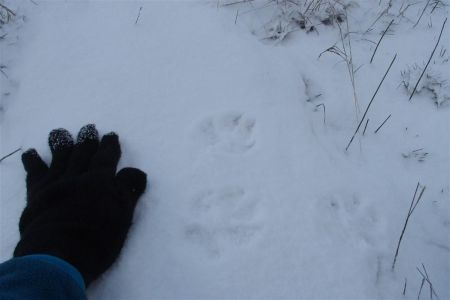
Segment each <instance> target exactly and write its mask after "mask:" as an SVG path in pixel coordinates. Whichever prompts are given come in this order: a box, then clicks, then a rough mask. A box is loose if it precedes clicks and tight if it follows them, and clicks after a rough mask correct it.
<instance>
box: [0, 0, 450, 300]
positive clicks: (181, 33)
mask: <svg viewBox="0 0 450 300" xmlns="http://www.w3.org/2000/svg"><path fill="white" fill-rule="evenodd" d="M34 2H36V4H37V5H35V4H33V3H32V2H31V1H30V2H28V1H23V2H19V3H17V2H14V1H4V3H5V4H6V5H9V6H11V7H12V8H14V10H15V11H16V12H17V14H18V16H25V17H26V18H25V19H24V20H23V19H20V18H17V19H16V20H15V22H12V23H11V24H8V25H7V26H5V27H4V28H3V29H0V30H3V31H8V40H7V42H4V41H0V47H1V53H2V57H1V64H2V65H6V66H7V67H8V68H7V69H5V72H7V74H8V79H6V78H2V79H1V80H2V81H1V82H0V83H1V94H2V101H1V107H2V110H1V112H0V124H1V149H0V155H1V156H3V155H6V154H8V153H10V152H12V151H14V150H15V149H17V148H19V147H21V148H22V149H23V150H26V149H27V148H29V147H34V148H36V149H37V150H38V152H39V153H40V154H41V155H42V157H43V159H44V160H46V161H47V162H48V161H49V160H50V157H51V154H50V151H49V149H48V145H47V134H48V132H50V131H51V130H52V129H54V128H60V127H61V128H66V129H67V130H69V131H70V132H71V133H72V134H76V133H77V132H78V131H79V129H80V128H81V127H82V126H84V125H86V124H90V123H95V124H96V127H97V129H98V131H99V134H100V135H104V134H106V133H108V132H110V131H111V130H114V131H115V132H117V133H118V134H119V136H120V140H121V148H122V153H123V154H122V159H121V161H120V165H119V167H125V166H133V167H138V168H140V169H142V170H144V171H145V172H146V173H147V174H148V180H149V185H148V187H147V192H146V193H145V195H144V196H143V197H142V198H141V199H140V201H139V203H138V206H137V208H136V212H135V220H134V225H133V227H132V229H131V231H130V233H129V238H128V240H127V243H126V245H125V248H124V249H123V251H122V254H121V256H120V258H119V260H118V261H117V263H116V264H115V265H114V266H113V267H112V268H111V269H110V270H109V271H107V272H106V273H105V274H104V276H103V277H102V278H101V279H99V280H98V281H97V282H96V283H95V284H94V285H93V286H92V287H90V288H89V290H88V295H89V298H90V299H161V298H172V299H181V298H183V299H187V298H196V299H199V298H208V299H210V298H215V299H217V298H239V299H243V298H251V299H261V298H267V299H269V298H271V299H274V298H277V299H288V298H289V299H292V298H302V299H312V298H314V299H375V298H377V299H378V298H383V299H403V298H405V299H413V298H414V299H416V298H417V295H418V292H419V289H420V285H421V281H422V276H421V275H420V273H419V272H418V271H417V269H416V268H417V267H418V268H420V270H423V269H422V263H423V265H424V266H425V267H426V270H427V273H428V275H429V277H430V281H431V282H432V283H433V289H434V290H435V291H436V293H437V295H438V296H439V298H440V299H449V298H450V289H449V285H448V278H450V197H449V196H450V188H449V183H450V175H449V166H450V149H449V145H450V141H449V138H450V131H449V129H450V128H449V106H448V104H447V105H446V104H445V103H442V104H441V105H440V106H439V107H438V106H436V104H435V102H434V100H433V95H432V94H429V93H425V92H422V89H423V85H421V91H420V92H417V93H416V95H415V96H414V97H413V98H412V101H411V102H409V101H408V98H409V95H410V92H411V91H408V90H407V89H406V88H405V87H404V86H403V83H402V80H404V78H402V71H404V70H407V69H408V66H412V65H414V64H416V63H417V64H419V65H420V66H424V65H425V62H426V61H427V59H428V57H429V55H430V54H431V51H432V50H433V47H434V45H435V43H436V41H437V36H438V34H439V31H440V27H441V24H442V22H443V20H444V18H445V16H446V15H447V10H446V8H439V9H437V10H436V11H434V12H433V13H432V14H431V12H430V10H431V9H429V10H427V12H426V14H424V16H423V17H422V19H421V22H420V23H419V24H418V25H417V26H416V27H415V28H413V25H414V23H415V22H416V20H417V19H418V17H419V15H420V13H421V11H422V9H423V5H425V3H426V1H422V2H421V3H420V5H419V4H417V5H413V6H411V7H410V8H409V9H408V10H407V11H406V12H405V13H404V15H405V17H401V16H397V14H396V13H395V12H396V11H400V10H401V9H403V8H404V7H405V6H403V8H401V7H400V5H401V3H402V2H403V1H393V2H394V6H393V7H392V8H391V10H390V13H388V14H386V15H385V16H384V17H382V18H381V19H380V21H379V22H378V23H376V24H375V25H373V27H374V30H372V31H370V32H368V33H366V34H363V33H364V32H365V31H366V29H367V28H369V27H370V26H371V24H372V23H373V21H374V20H375V19H376V18H377V16H378V15H379V14H380V12H382V11H383V10H384V8H385V6H386V5H387V4H386V3H387V1H381V3H380V4H378V1H376V4H375V3H373V1H360V2H359V5H357V6H355V7H352V8H351V10H349V12H350V14H349V18H348V20H349V27H350V30H351V31H355V32H357V33H355V34H354V36H353V39H352V51H353V53H352V54H353V62H354V64H355V68H357V67H359V66H361V65H362V66H361V68H360V69H359V70H358V71H357V73H356V75H355V83H356V94H357V98H358V101H359V107H360V108H359V110H360V112H359V113H358V118H361V116H362V114H363V112H364V109H365V108H366V106H367V104H368V103H369V101H370V99H371V97H372V95H373V93H374V92H375V90H376V88H377V86H378V83H379V82H380V80H381V78H382V77H383V75H384V73H385V72H386V70H387V68H388V66H389V63H390V62H391V60H392V58H393V57H394V55H395V54H397V59H396V61H395V63H394V65H393V67H392V69H391V70H390V72H389V74H388V75H387V77H386V80H385V81H384V83H383V85H382V87H381V88H380V90H379V92H378V94H377V96H376V98H375V100H374V102H373V104H372V106H371V108H370V110H369V112H368V115H367V118H368V119H369V123H368V125H367V130H366V132H365V134H364V135H362V129H363V128H361V131H360V132H359V133H358V134H357V137H356V138H355V140H354V141H353V143H352V145H351V146H350V148H349V150H348V151H345V147H346V145H347V143H348V141H349V139H350V137H351V136H352V134H353V132H354V130H355V129H356V126H357V121H358V120H360V119H357V116H356V113H355V104H354V99H353V97H354V96H353V90H352V85H351V83H350V79H349V74H348V71H347V66H346V64H345V63H342V62H340V63H339V61H340V59H339V57H337V56H336V55H333V54H330V53H324V54H322V55H321V56H320V58H318V56H319V54H320V53H322V52H323V51H324V50H326V49H327V48H329V47H331V46H332V45H334V44H336V45H338V46H340V38H339V30H338V27H337V26H336V25H334V26H325V25H318V26H317V32H316V31H314V32H310V33H306V32H305V31H302V30H297V31H294V32H291V33H288V34H285V35H283V36H284V37H285V38H286V39H285V40H283V41H268V40H263V39H262V36H261V35H262V34H265V33H267V32H269V33H270V30H269V29H267V28H268V27H267V26H269V27H270V26H271V24H273V20H274V18H275V20H276V18H277V16H278V15H277V13H276V10H275V8H274V5H264V3H267V2H264V1H254V2H253V1H252V3H242V4H234V5H229V6H222V5H220V4H224V3H225V2H224V1H220V2H219V6H217V3H218V2H217V1H140V2H139V1H38V0H34ZM228 2H232V1H228ZM274 3H275V2H272V4H274ZM407 3H409V2H408V1H407ZM411 3H412V2H411ZM141 7H142V9H141ZM258 7H263V8H259V9H257V8H258ZM138 13H139V14H140V16H139V19H138V20H137V22H136V19H137V16H138ZM236 16H237V18H236ZM392 18H395V22H394V24H395V25H394V27H393V30H394V31H393V32H392V34H387V35H386V36H385V37H384V38H383V41H382V42H381V43H380V46H379V49H378V50H377V54H376V56H375V57H374V62H373V63H372V64H369V61H370V57H371V56H372V53H373V50H374V47H375V44H373V43H371V42H368V41H366V40H365V39H370V40H373V41H375V42H377V41H378V39H379V37H380V35H381V33H382V31H383V30H384V29H385V28H386V26H387V24H389V22H390V21H391V19H392ZM430 22H432V24H433V25H432V26H429V25H428V24H429V23H430ZM283 24H284V23H283ZM286 24H287V23H286ZM285 26H286V25H285ZM289 26H290V25H289ZM284 28H288V27H284ZM289 28H290V27H289ZM0 36H1V33H0ZM448 37H449V34H448V25H447V27H446V29H445V30H444V34H443V36H442V40H441V41H440V46H439V48H438V51H437V53H436V54H435V55H436V63H433V65H437V66H436V68H435V69H433V72H441V73H439V74H441V75H439V76H441V77H439V78H445V80H447V81H448V78H449V69H448V63H447V64H446V65H445V62H444V61H443V60H445V58H444V59H443V60H439V59H440V58H438V57H440V56H439V55H438V54H439V52H440V51H441V47H442V49H447V51H446V52H447V53H448V52H449V50H448V45H449V41H448ZM442 51H443V50H442ZM441 53H442V52H441ZM447 56H448V54H447ZM443 57H445V53H444V55H443ZM447 61H448V59H447ZM442 66H443V67H442ZM430 72H431V71H430ZM430 74H431V73H430ZM433 74H434V73H433ZM0 76H1V74H0ZM414 76H416V75H414ZM3 77H4V76H3ZM416 77H417V76H416ZM412 84H415V81H414V80H413V82H412ZM447 87H448V85H447ZM445 92H446V93H447V95H448V90H446V91H445ZM323 108H326V109H325V117H324V110H323ZM390 114H391V115H392V116H391V118H390V119H389V120H388V121H387V122H386V124H384V126H383V127H382V128H381V129H380V130H379V131H378V133H376V134H375V133H374V131H375V130H376V129H377V128H378V127H379V125H381V123H382V122H383V121H384V120H385V119H386V118H387V117H388V115H390ZM363 125H365V122H364V124H363ZM425 153H426V154H425ZM0 172H1V185H0V190H1V202H0V208H1V211H0V218H1V220H0V223H1V229H0V230H1V235H0V258H1V259H2V260H7V259H9V258H10V257H11V254H12V251H13V249H14V246H15V244H16V243H17V241H18V239H19V233H18V228H17V226H18V225H17V223H18V219H19V217H20V213H21V211H22V209H23V207H24V205H25V196H26V190H25V184H24V182H25V181H24V179H25V173H24V171H23V167H22V165H21V162H20V155H19V154H15V155H13V156H11V157H9V158H7V159H5V160H4V161H2V162H1V163H0ZM417 182H420V184H421V186H426V190H425V192H424V194H423V198H422V199H421V201H420V202H419V204H418V205H417V208H416V210H415V211H414V214H413V215H412V216H411V217H410V220H409V222H408V226H407V228H406V232H405V235H404V237H403V240H402V243H401V246H400V250H399V256H398V259H397V262H396V266H395V269H394V270H392V269H391V266H392V261H393V258H394V254H395V250H396V247H397V242H398V239H399V236H400V233H401V230H402V228H403V225H404V222H405V218H406V215H407V213H408V208H409V206H410V203H411V200H412V197H413V194H414V190H415V188H416V185H417ZM405 278H406V279H407V287H406V293H405V296H403V295H402V292H403V288H404V283H405ZM421 297H422V298H428V297H429V286H428V285H427V284H425V285H424V287H423V291H422V294H421Z"/></svg>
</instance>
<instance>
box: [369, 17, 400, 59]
mask: <svg viewBox="0 0 450 300" xmlns="http://www.w3.org/2000/svg"><path fill="white" fill-rule="evenodd" d="M392 23H394V19H392V20H391V22H390V23H389V25H388V26H387V27H386V30H385V31H383V34H382V35H381V38H380V40H379V41H378V43H377V46H376V47H375V50H374V51H373V54H372V57H371V58H370V63H372V61H373V58H374V57H375V53H377V50H378V46H379V45H380V43H381V40H382V39H383V38H384V36H385V35H386V32H388V30H389V27H391V25H392Z"/></svg>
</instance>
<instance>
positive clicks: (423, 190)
mask: <svg viewBox="0 0 450 300" xmlns="http://www.w3.org/2000/svg"><path fill="white" fill-rule="evenodd" d="M419 186H420V183H419V182H417V186H416V190H415V191H414V196H413V199H412V200H411V205H410V206H409V210H408V215H407V216H406V220H405V225H403V229H402V233H401V234H400V238H399V239H398V244H397V250H396V251H395V256H394V261H393V262H392V270H394V268H395V263H396V262H397V256H398V251H399V249H400V244H401V242H402V240H403V235H404V234H405V231H406V226H407V225H408V221H409V217H411V215H412V213H413V212H414V210H415V209H416V206H417V204H418V203H419V201H420V199H422V195H423V193H424V192H425V188H426V187H425V186H424V187H423V188H422V191H421V193H420V195H419V197H417V199H416V195H417V191H418V190H419Z"/></svg>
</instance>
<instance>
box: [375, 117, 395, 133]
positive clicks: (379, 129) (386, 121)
mask: <svg viewBox="0 0 450 300" xmlns="http://www.w3.org/2000/svg"><path fill="white" fill-rule="evenodd" d="M390 117H391V115H389V116H388V117H387V118H386V120H384V121H383V123H381V125H380V126H379V127H378V128H377V130H375V131H374V133H377V132H378V130H380V129H381V127H383V125H384V123H386V122H387V120H389V118H390Z"/></svg>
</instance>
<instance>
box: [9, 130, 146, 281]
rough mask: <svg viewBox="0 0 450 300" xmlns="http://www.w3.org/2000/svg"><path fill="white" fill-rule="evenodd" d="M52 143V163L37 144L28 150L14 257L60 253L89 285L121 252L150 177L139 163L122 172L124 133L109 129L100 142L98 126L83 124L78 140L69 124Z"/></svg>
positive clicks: (55, 133)
mask: <svg viewBox="0 0 450 300" xmlns="http://www.w3.org/2000/svg"><path fill="white" fill-rule="evenodd" d="M48 142H49V146H50V149H51V152H52V162H51V164H50V167H48V166H47V165H46V164H45V163H44V161H43V160H42V159H41V158H40V156H39V154H38V153H37V152H36V150H34V149H29V150H28V151H26V152H25V153H24V154H23V155H22V162H23V165H24V167H25V171H26V172H27V179H26V184H27V205H26V207H25V209H24V211H23V213H22V216H21V218H20V223H19V231H20V241H19V243H18V244H17V246H16V248H15V250H14V256H15V257H17V256H23V255H30V254H48V255H53V256H56V257H59V258H61V259H63V260H65V261H67V262H68V263H70V264H72V265H73V266H74V267H75V268H77V269H78V271H79V272H80V273H81V274H82V276H83V278H84V281H85V283H86V286H88V285H89V284H90V283H91V282H92V281H93V280H95V279H96V278H98V277H99V276H100V275H101V274H102V273H103V272H104V271H106V269H108V268H109V267H110V266H111V265H112V264H113V262H114V261H115V260H116V258H117V257H118V256H119V253H120V251H121V249H122V246H123V244H124V242H125V239H126V235H127V232H128V229H129V228H130V226H131V222H132V218H133V211H134V208H135V206H136V202H137V200H138V198H139V197H140V196H141V195H142V193H143V192H144V190H145V187H146V184H147V177H146V174H145V173H144V172H142V171H141V170H138V169H134V168H124V169H122V170H120V171H119V172H118V173H117V174H116V168H117V163H118V161H119V158H120V154H121V151H120V145H119V139H118V136H117V135H116V134H115V133H109V134H106V135H104V136H103V138H102V140H101V142H99V137H98V132H97V130H96V128H95V125H86V126H84V127H83V128H81V130H80V132H79V133H78V137H77V142H76V144H75V145H74V142H73V139H72V136H71V135H70V133H69V132H68V131H67V130H65V129H55V130H53V131H52V132H50V134H49V139H48Z"/></svg>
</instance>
